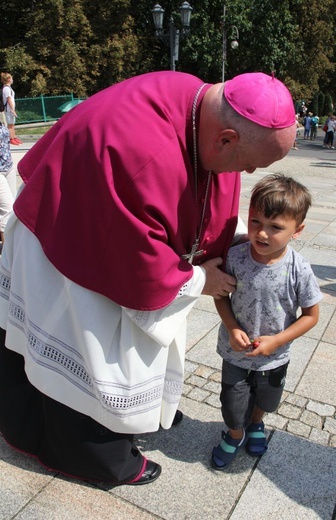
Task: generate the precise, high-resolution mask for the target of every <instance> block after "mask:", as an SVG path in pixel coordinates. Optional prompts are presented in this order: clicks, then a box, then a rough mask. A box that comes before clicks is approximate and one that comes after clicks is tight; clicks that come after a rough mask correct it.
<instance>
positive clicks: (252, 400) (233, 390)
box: [220, 360, 289, 430]
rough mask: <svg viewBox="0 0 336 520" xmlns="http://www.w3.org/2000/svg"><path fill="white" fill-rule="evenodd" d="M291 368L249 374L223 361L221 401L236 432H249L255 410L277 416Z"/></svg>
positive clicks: (226, 419)
mask: <svg viewBox="0 0 336 520" xmlns="http://www.w3.org/2000/svg"><path fill="white" fill-rule="evenodd" d="M288 364H289V363H286V364H285V365H281V366H280V367H277V368H274V369H272V370H266V371H254V370H246V369H244V368H240V367H237V366H235V365H231V364H230V363H227V362H226V361H224V360H223V366H222V391H221V395H220V400H221V404H222V415H223V419H224V421H225V424H226V425H227V426H228V428H230V429H232V430H240V429H242V428H246V427H247V426H248V425H249V424H250V422H251V417H252V413H253V409H254V406H257V407H258V408H261V410H263V411H264V412H274V411H275V410H276V409H277V407H278V406H279V403H280V399H281V396H282V392H283V389H284V386H285V381H286V373H287V368H288Z"/></svg>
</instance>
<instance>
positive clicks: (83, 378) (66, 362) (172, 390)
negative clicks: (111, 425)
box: [0, 277, 183, 413]
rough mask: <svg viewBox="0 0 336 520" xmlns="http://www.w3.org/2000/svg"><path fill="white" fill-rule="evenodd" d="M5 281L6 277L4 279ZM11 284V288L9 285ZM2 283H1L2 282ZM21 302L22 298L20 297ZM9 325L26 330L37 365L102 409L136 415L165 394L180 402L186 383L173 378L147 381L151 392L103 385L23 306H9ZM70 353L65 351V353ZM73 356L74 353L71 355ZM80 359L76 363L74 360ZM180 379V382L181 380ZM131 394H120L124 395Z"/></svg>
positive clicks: (118, 385)
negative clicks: (58, 375) (36, 322)
mask: <svg viewBox="0 0 336 520" xmlns="http://www.w3.org/2000/svg"><path fill="white" fill-rule="evenodd" d="M3 278H5V277H3ZM8 282H9V285H8ZM0 283H1V282H0ZM5 285H6V286H7V287H9V286H10V279H7V281H6V283H5ZM18 299H19V298H18ZM9 316H10V318H11V319H10V322H11V324H12V325H13V326H15V327H17V328H19V329H20V330H22V331H24V333H25V335H26V338H27V344H28V350H29V353H30V355H31V357H32V358H33V359H34V361H35V362H36V363H37V364H38V365H42V366H43V367H44V368H45V369H48V370H52V371H56V372H57V373H59V374H60V375H62V376H63V377H65V378H66V379H67V380H68V381H70V382H71V383H72V384H74V385H75V386H77V387H78V388H80V390H81V391H83V392H85V393H87V394H89V395H90V396H91V397H94V398H96V399H98V400H99V402H100V403H101V404H102V406H103V407H104V408H105V409H107V410H109V411H111V412H113V411H116V410H125V411H126V410H128V411H132V412H133V413H136V409H137V408H138V407H140V406H143V405H147V406H148V405H151V404H152V405H153V403H155V402H157V401H159V400H161V399H162V394H163V393H164V396H165V399H166V400H167V401H168V402H174V403H175V402H178V401H179V399H180V396H181V394H182V390H183V383H181V382H180V381H177V380H175V379H174V376H172V379H169V380H166V381H164V380H163V376H160V377H158V378H157V381H156V382H155V380H151V381H146V382H144V384H147V385H148V384H151V385H155V386H153V387H152V388H150V389H146V390H143V391H141V390H140V389H139V385H135V386H134V387H133V388H132V387H125V386H124V385H120V384H118V383H106V382H104V383H102V382H101V381H98V380H95V379H93V378H92V377H91V376H90V374H89V373H88V371H87V370H86V368H85V366H84V363H83V364H82V363H81V362H80V355H79V353H77V352H76V351H75V349H73V348H72V347H71V346H70V345H67V344H65V343H64V342H60V340H58V339H57V338H53V337H50V335H48V334H47V333H46V332H45V331H43V330H42V329H40V328H39V327H38V326H37V325H36V324H34V323H32V322H30V321H28V320H27V318H26V314H25V310H24V306H23V304H22V305H20V304H19V303H14V302H13V301H10V303H9ZM34 330H35V331H37V333H38V334H39V335H40V336H45V338H46V340H44V339H42V338H41V337H38V336H37V335H36V334H35V333H34ZM52 341H54V342H59V344H60V346H59V347H57V346H55V345H51V344H50V343H51V342H52ZM66 350H67V351H68V353H67V352H65V351H66ZM69 353H71V354H69ZM76 356H77V357H79V360H76V359H75V357H76ZM178 379H181V378H180V377H179V378H178ZM182 379H183V378H182ZM102 384H103V385H104V386H106V385H110V386H112V387H114V391H111V392H106V389H105V390H104V391H101V390H100V389H99V386H101V385H102ZM123 392H124V393H127V394H129V395H120V394H121V393H123Z"/></svg>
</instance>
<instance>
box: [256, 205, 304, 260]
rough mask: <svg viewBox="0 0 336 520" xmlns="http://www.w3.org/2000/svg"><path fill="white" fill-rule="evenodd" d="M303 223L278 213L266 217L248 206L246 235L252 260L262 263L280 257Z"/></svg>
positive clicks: (298, 232) (296, 235)
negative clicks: (272, 216)
mask: <svg viewBox="0 0 336 520" xmlns="http://www.w3.org/2000/svg"><path fill="white" fill-rule="evenodd" d="M303 228H304V224H300V225H299V226H298V225H297V223H296V221H295V220H294V219H293V218H291V217H286V216H285V215H279V216H277V217H275V218H267V217H265V215H264V214H263V213H258V212H257V211H256V210H255V209H254V208H252V207H250V211H249V219H248V236H249V239H250V241H251V244H252V256H253V258H254V260H256V261H257V262H260V263H262V264H272V263H274V262H276V261H277V260H280V258H282V257H283V256H284V255H285V253H286V250H287V244H288V243H289V242H290V240H291V239H292V238H297V237H298V236H299V234H300V233H301V231H302V230H303Z"/></svg>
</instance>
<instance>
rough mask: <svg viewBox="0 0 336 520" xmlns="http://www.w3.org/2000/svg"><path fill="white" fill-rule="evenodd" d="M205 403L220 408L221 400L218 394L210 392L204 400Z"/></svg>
mask: <svg viewBox="0 0 336 520" xmlns="http://www.w3.org/2000/svg"><path fill="white" fill-rule="evenodd" d="M204 402H205V403H207V404H209V405H210V406H213V407H214V408H221V406H222V405H221V402H220V400H219V396H218V395H216V394H211V395H209V397H207V398H206V399H205V400H204Z"/></svg>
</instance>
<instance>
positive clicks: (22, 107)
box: [15, 94, 77, 125]
mask: <svg viewBox="0 0 336 520" xmlns="http://www.w3.org/2000/svg"><path fill="white" fill-rule="evenodd" d="M76 101H77V100H76V99H74V96H73V94H66V95H64V96H39V97H34V98H16V99H15V104H16V112H17V115H18V117H17V119H16V125H20V124H23V123H40V122H43V123H46V122H48V121H57V119H59V118H60V117H61V116H62V115H63V113H64V112H66V111H67V110H64V109H63V110H61V108H62V106H63V107H64V105H65V104H67V105H69V106H71V105H72V104H76Z"/></svg>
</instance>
